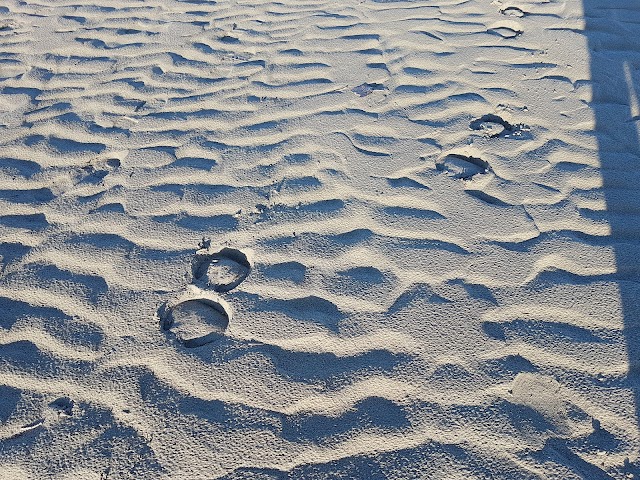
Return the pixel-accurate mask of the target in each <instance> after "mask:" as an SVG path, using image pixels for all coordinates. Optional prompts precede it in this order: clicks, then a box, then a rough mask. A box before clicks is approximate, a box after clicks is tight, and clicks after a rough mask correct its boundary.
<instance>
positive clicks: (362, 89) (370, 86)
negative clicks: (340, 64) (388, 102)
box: [351, 83, 385, 97]
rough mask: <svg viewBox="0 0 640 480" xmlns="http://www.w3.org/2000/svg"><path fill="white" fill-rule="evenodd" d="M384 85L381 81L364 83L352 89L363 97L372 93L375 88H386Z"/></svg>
mask: <svg viewBox="0 0 640 480" xmlns="http://www.w3.org/2000/svg"><path fill="white" fill-rule="evenodd" d="M384 89H385V88H384V85H381V84H379V83H363V84H362V85H358V86H357V87H353V88H352V89H351V91H352V92H353V93H355V94H358V95H360V96H361V97H366V96H367V95H369V94H370V93H372V92H374V91H375V90H384Z"/></svg>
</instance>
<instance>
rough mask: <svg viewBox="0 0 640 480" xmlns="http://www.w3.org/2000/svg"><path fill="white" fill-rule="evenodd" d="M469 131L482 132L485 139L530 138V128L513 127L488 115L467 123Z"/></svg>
mask: <svg viewBox="0 0 640 480" xmlns="http://www.w3.org/2000/svg"><path fill="white" fill-rule="evenodd" d="M469 128H470V129H471V130H476V131H479V132H482V134H483V135H484V136H485V137H487V138H497V137H503V138H511V139H518V140H521V139H529V138H531V134H530V133H529V132H530V130H531V129H530V128H529V126H527V125H524V124H522V123H520V124H517V125H514V124H511V123H509V122H507V121H506V120H505V119H503V118H502V117H501V116H499V115H495V114H492V113H489V114H487V115H483V116H481V117H480V118H476V119H475V120H473V121H471V123H469Z"/></svg>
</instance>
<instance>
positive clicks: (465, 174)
mask: <svg viewBox="0 0 640 480" xmlns="http://www.w3.org/2000/svg"><path fill="white" fill-rule="evenodd" d="M436 168H437V169H438V170H439V171H442V172H447V175H449V176H450V177H452V178H461V179H463V180H468V179H470V178H471V177H473V176H474V175H477V174H484V173H487V172H488V171H489V163H488V162H487V161H486V160H483V159H481V158H478V157H472V156H466V155H461V154H458V153H450V154H449V155H446V156H445V157H444V158H442V159H440V160H438V161H437V162H436Z"/></svg>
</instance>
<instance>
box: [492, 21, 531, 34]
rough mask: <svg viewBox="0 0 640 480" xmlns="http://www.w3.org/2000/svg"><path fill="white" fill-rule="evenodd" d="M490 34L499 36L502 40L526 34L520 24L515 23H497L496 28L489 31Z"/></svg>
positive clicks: (493, 27)
mask: <svg viewBox="0 0 640 480" xmlns="http://www.w3.org/2000/svg"><path fill="white" fill-rule="evenodd" d="M487 32H488V33H493V34H494V35H499V36H500V37H502V38H515V37H517V36H519V35H522V34H523V33H524V30H523V29H522V27H521V26H520V24H519V23H518V22H514V21H508V20H505V21H502V22H499V23H496V24H495V25H494V26H492V27H491V28H489V29H488V30H487Z"/></svg>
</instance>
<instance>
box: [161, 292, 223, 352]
mask: <svg viewBox="0 0 640 480" xmlns="http://www.w3.org/2000/svg"><path fill="white" fill-rule="evenodd" d="M159 316H160V325H161V327H162V329H163V330H171V332H173V334H174V335H175V336H176V338H177V339H178V340H179V341H180V342H181V343H182V344H183V345H184V346H185V347H187V348H196V347H201V346H203V345H206V344H208V343H211V342H214V341H216V340H218V339H219V338H221V337H222V336H223V335H224V333H225V331H226V329H227V327H228V326H229V318H230V316H231V315H230V314H229V310H228V309H227V307H226V306H225V305H224V304H223V302H222V300H219V299H216V298H215V297H211V296H207V295H202V296H187V297H186V298H183V299H181V300H177V301H176V302H173V303H167V304H165V305H163V306H162V307H161V308H160V312H159Z"/></svg>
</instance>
